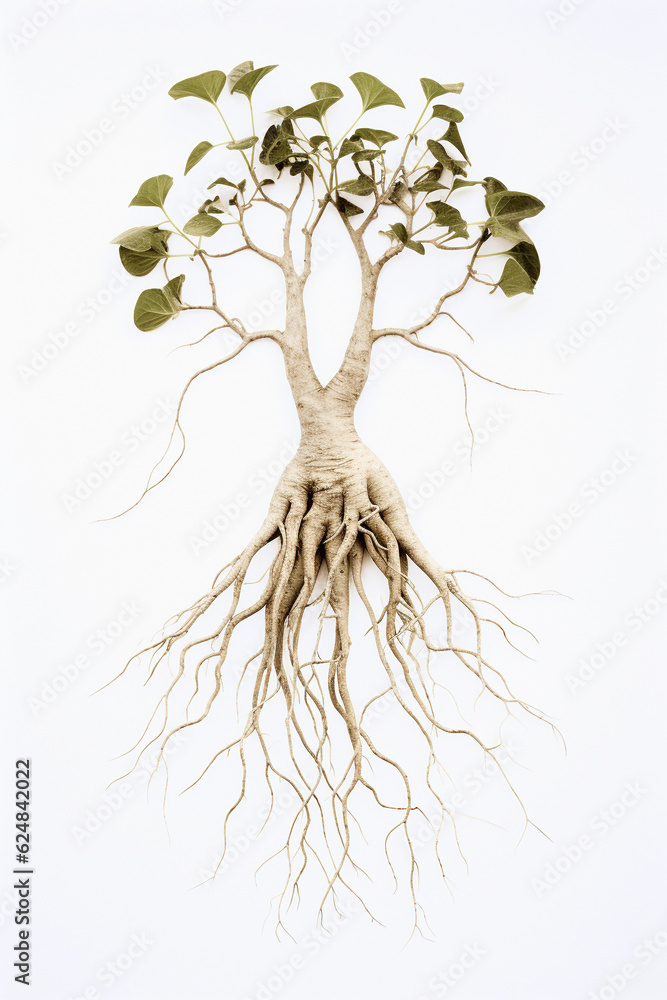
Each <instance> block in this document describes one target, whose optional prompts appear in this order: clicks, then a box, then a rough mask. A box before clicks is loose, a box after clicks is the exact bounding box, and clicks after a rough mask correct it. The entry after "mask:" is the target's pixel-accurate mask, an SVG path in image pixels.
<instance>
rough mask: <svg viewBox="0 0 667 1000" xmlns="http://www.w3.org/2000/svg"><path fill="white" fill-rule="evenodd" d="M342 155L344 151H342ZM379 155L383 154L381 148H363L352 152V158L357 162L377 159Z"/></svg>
mask: <svg viewBox="0 0 667 1000" xmlns="http://www.w3.org/2000/svg"><path fill="white" fill-rule="evenodd" d="M340 155H341V156H342V155H343V153H342V152H341V154H340ZM378 156H382V150H381V149H362V150H360V152H358V153H352V159H353V160H354V162H355V163H365V162H366V161H367V160H377V158H378Z"/></svg>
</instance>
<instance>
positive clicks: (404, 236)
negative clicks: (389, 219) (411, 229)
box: [389, 222, 409, 244]
mask: <svg viewBox="0 0 667 1000" xmlns="http://www.w3.org/2000/svg"><path fill="white" fill-rule="evenodd" d="M389 231H390V232H391V233H393V235H394V236H395V237H396V239H397V240H400V242H401V243H403V244H405V243H407V242H408V239H409V237H408V231H407V229H406V228H405V226H404V225H403V223H402V222H394V223H393V224H392V225H391V226H390V227H389Z"/></svg>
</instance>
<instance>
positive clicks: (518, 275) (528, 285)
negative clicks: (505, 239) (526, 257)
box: [498, 258, 535, 299]
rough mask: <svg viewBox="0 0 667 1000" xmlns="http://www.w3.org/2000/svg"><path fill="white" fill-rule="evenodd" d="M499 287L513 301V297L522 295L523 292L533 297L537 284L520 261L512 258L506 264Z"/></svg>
mask: <svg viewBox="0 0 667 1000" xmlns="http://www.w3.org/2000/svg"><path fill="white" fill-rule="evenodd" d="M498 285H499V287H500V289H501V290H502V291H503V292H504V293H505V295H506V296H507V298H508V299H511V298H512V296H513V295H520V294H521V293H522V292H525V293H526V294H528V295H532V294H533V288H534V287H535V282H534V281H533V280H532V279H531V277H530V275H529V274H528V273H527V272H526V271H525V270H524V269H523V267H522V266H521V264H519V262H518V261H516V260H514V259H512V258H510V260H508V261H506V262H505V267H504V268H503V273H502V274H501V276H500V281H499V282H498Z"/></svg>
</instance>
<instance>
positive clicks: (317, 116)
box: [285, 97, 340, 125]
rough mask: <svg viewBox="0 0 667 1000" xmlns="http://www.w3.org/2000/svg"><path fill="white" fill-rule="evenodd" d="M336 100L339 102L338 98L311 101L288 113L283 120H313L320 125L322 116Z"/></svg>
mask: <svg viewBox="0 0 667 1000" xmlns="http://www.w3.org/2000/svg"><path fill="white" fill-rule="evenodd" d="M338 100H340V98H338V97H323V98H322V99H321V100H319V101H311V103H310V104H304V106H303V107H302V108H297V109H296V111H290V113H289V114H288V115H285V118H287V119H291V118H292V119H293V118H313V119H314V120H315V121H316V122H319V123H320V125H321V124H322V115H323V114H325V112H327V111H328V110H329V108H330V107H331V105H332V104H335V103H336V101H338Z"/></svg>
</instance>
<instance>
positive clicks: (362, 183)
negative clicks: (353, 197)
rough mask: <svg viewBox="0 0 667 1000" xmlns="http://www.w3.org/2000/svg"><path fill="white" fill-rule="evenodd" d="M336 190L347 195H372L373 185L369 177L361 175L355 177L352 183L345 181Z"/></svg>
mask: <svg viewBox="0 0 667 1000" xmlns="http://www.w3.org/2000/svg"><path fill="white" fill-rule="evenodd" d="M338 189H339V190H340V191H346V192H348V193H349V194H360V195H368V194H373V193H374V191H375V184H374V183H373V181H372V180H371V178H370V177H367V176H366V174H362V176H361V177H355V179H354V180H353V181H345V182H344V183H343V184H339V185H338Z"/></svg>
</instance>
